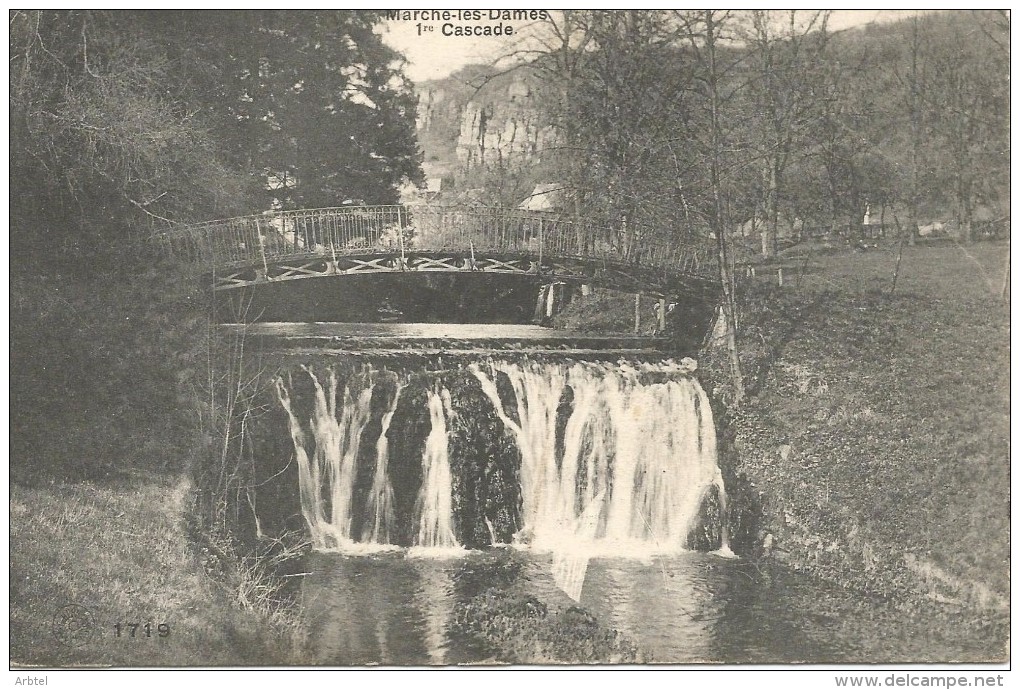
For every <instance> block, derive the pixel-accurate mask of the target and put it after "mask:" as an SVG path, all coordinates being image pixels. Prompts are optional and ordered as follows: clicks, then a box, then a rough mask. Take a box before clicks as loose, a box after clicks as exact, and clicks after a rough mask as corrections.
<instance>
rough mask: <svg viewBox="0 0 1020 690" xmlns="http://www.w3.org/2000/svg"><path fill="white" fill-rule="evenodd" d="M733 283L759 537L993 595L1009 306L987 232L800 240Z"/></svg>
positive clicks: (839, 565)
mask: <svg viewBox="0 0 1020 690" xmlns="http://www.w3.org/2000/svg"><path fill="white" fill-rule="evenodd" d="M814 261H815V262H816V263H817V265H818V267H817V269H816V270H815V271H814V272H812V273H810V274H807V275H804V276H800V277H799V278H797V277H795V278H794V281H793V284H792V285H787V286H786V287H784V288H782V289H778V290H764V291H763V290H761V289H757V290H755V291H753V292H752V293H751V294H748V295H745V299H744V303H743V317H744V322H743V324H742V325H743V336H744V340H743V342H744V344H745V350H744V352H743V361H744V363H745V367H746V370H745V373H749V374H750V375H751V378H754V379H757V380H756V381H755V384H754V386H752V396H751V397H750V398H749V399H748V400H747V401H746V403H745V405H743V406H742V408H741V409H740V411H739V412H738V413H737V414H735V415H734V417H733V420H732V430H733V432H734V434H735V439H734V441H735V447H736V452H737V455H738V456H739V460H738V461H737V471H738V472H739V473H741V474H742V475H743V478H744V479H745V480H746V481H748V482H750V484H751V485H753V488H754V491H755V492H756V493H757V494H758V496H759V497H760V499H761V500H762V502H763V505H764V507H765V521H764V524H763V525H762V527H761V531H762V534H760V535H759V536H761V537H764V536H765V534H766V533H767V534H768V535H769V536H768V539H769V542H770V545H771V548H770V551H771V553H772V555H774V556H776V557H777V558H779V559H781V560H784V561H786V562H787V563H789V564H791V565H793V566H794V567H796V568H799V569H804V570H808V571H812V572H815V573H816V574H819V575H822V576H823V577H826V578H827V579H831V580H833V581H836V582H838V583H840V584H842V585H845V586H851V587H856V588H859V589H863V590H866V591H869V592H872V593H878V594H881V595H884V596H887V597H889V598H892V599H896V598H898V597H914V598H916V597H923V598H925V599H929V600H938V601H941V602H944V603H949V604H955V605H962V606H966V607H969V608H970V609H972V610H975V609H979V610H992V611H999V612H1001V611H1003V610H1007V609H1008V596H1009V446H1008V439H1009V412H1008V410H1009V313H1008V305H1007V304H1005V303H1003V302H1002V301H1001V299H1000V293H1001V289H1002V280H1003V278H1004V277H1005V270H1004V268H1005V261H1006V251H1005V249H1004V247H1003V246H1002V245H995V244H984V245H973V246H971V247H966V248H964V247H952V246H949V247H915V248H911V247H906V248H904V254H903V260H902V265H901V269H900V275H899V278H898V280H897V288H896V292H895V293H892V280H893V273H894V270H895V263H896V256H895V251H894V250H892V249H889V250H886V251H881V250H880V251H873V252H863V253H844V254H839V255H831V256H819V257H815V258H814Z"/></svg>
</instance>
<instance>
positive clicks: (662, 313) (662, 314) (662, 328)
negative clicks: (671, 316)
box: [657, 297, 666, 333]
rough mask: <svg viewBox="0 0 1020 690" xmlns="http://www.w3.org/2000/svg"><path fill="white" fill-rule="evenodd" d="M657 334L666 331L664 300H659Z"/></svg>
mask: <svg viewBox="0 0 1020 690" xmlns="http://www.w3.org/2000/svg"><path fill="white" fill-rule="evenodd" d="M657 311H658V316H659V333H663V332H664V331H665V330H666V300H664V299H662V298H661V297H660V298H659V308H658V310H657Z"/></svg>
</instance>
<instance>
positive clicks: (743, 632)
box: [302, 550, 1001, 665]
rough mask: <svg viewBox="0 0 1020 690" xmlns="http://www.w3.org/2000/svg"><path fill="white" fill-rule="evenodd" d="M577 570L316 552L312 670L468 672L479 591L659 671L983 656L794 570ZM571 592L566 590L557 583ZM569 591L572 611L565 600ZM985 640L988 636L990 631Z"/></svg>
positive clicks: (673, 565) (629, 564)
mask: <svg viewBox="0 0 1020 690" xmlns="http://www.w3.org/2000/svg"><path fill="white" fill-rule="evenodd" d="M580 565H581V563H580V562H577V563H572V562H571V561H570V559H566V560H564V559H562V558H560V559H554V558H553V557H552V556H551V555H550V554H533V553H528V552H517V551H514V550H494V551H491V552H481V553H479V552H473V553H470V554H467V555H464V556H461V557H457V558H445V559H430V558H416V557H408V556H406V554H404V553H400V552H398V553H387V554H378V555H372V556H344V555H340V554H335V553H333V554H329V553H316V554H313V555H312V556H311V557H310V562H309V564H308V568H307V569H308V570H309V571H311V572H313V574H312V575H309V576H307V577H306V578H305V580H304V582H303V585H302V593H303V597H302V598H303V608H304V620H305V624H306V626H307V629H308V633H309V634H308V639H309V645H310V648H309V649H308V652H309V654H310V656H311V657H312V661H313V663H316V664H323V665H365V664H384V665H444V664H463V663H477V662H480V661H485V660H487V659H489V658H490V656H491V653H492V650H489V649H486V648H485V647H484V644H482V643H481V642H480V641H479V640H474V639H470V638H464V637H460V638H458V637H456V635H455V634H454V633H453V632H452V631H453V630H454V620H455V618H456V616H457V615H458V609H459V607H461V606H462V605H463V604H465V603H467V602H468V601H470V600H471V599H472V598H473V597H476V596H478V595H480V594H482V593H484V592H485V591H486V590H488V589H490V588H496V589H501V590H514V591H516V592H518V593H526V594H528V595H531V596H534V597H536V598H538V599H539V600H541V601H542V602H543V603H544V604H545V605H546V606H547V607H548V609H549V611H550V613H553V612H554V611H556V610H564V609H566V608H568V607H570V606H577V605H579V606H581V607H582V608H584V609H586V610H588V611H589V612H591V613H592V614H593V615H594V616H595V618H596V619H597V620H598V622H599V623H600V624H601V625H603V626H605V627H607V628H614V629H616V630H618V631H619V632H620V633H622V634H623V635H624V636H625V637H626V638H627V639H628V640H629V641H630V642H632V643H634V644H636V645H637V646H638V647H639V648H640V649H641V650H642V652H643V654H644V658H645V659H646V660H647V661H652V662H659V663H698V662H709V663H712V662H715V663H719V662H723V663H759V664H761V663H791V662H815V663H850V662H869V663H883V662H884V663H892V662H897V661H899V662H903V661H947V660H950V659H952V660H958V661H965V660H968V659H971V660H980V659H981V658H983V657H987V656H988V655H989V654H990V652H989V651H988V650H989V649H994V648H995V645H996V644H997V643H1001V641H1000V640H998V639H992V637H990V638H989V639H975V638H974V637H973V636H966V637H965V636H963V635H961V634H959V632H958V631H955V630H953V628H952V626H951V625H950V624H947V623H946V622H945V621H944V620H943V621H941V622H940V621H939V620H938V619H935V618H933V619H932V620H931V621H920V620H916V619H915V620H909V619H906V618H904V617H903V616H902V615H896V612H893V611H889V610H886V609H884V608H882V607H879V606H876V605H875V604H873V603H870V604H869V603H868V602H866V601H862V600H861V599H860V598H858V597H855V596H854V595H852V594H851V593H848V592H846V591H844V590H839V589H828V588H824V587H822V586H820V585H818V584H817V583H815V582H813V581H810V580H806V579H805V578H803V577H802V576H799V575H797V574H795V573H786V574H783V575H781V576H780V577H778V578H772V579H771V580H770V581H768V582H766V581H764V580H763V579H762V578H761V577H760V575H759V573H758V572H757V570H756V569H755V568H754V567H753V565H751V564H748V563H746V562H743V561H739V560H734V559H727V558H722V557H720V556H718V555H715V554H706V553H684V554H678V555H674V556H662V557H659V556H656V557H649V558H646V559H621V558H604V557H599V558H592V559H590V560H587V559H586V560H585V561H584V571H585V573H584V575H583V576H581V577H577V575H578V568H579V566H580ZM565 575H566V576H567V577H566V581H569V582H571V583H573V584H572V585H571V586H572V587H576V591H571V592H569V594H570V596H568V593H567V592H565V591H564V590H563V589H562V588H561V587H560V586H559V585H558V584H557V579H559V580H560V581H561V582H562V581H564V576H565ZM574 595H576V601H575V596H574ZM461 610H462V609H461ZM989 635H990V636H994V633H993V632H990V633H989Z"/></svg>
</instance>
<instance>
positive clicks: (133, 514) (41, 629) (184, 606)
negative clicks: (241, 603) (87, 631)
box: [10, 479, 300, 666]
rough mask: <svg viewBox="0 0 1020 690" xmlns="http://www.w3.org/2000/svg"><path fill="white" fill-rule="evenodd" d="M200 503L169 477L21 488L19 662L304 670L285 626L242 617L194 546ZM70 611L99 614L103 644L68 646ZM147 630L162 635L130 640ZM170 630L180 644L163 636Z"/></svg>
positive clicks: (16, 593)
mask: <svg viewBox="0 0 1020 690" xmlns="http://www.w3.org/2000/svg"><path fill="white" fill-rule="evenodd" d="M189 493H190V492H189V487H188V484H187V483H186V482H184V481H181V480H173V481H171V480H160V479H156V480H152V479H145V480H143V479H138V480H132V481H122V482H118V483H108V484H105V485H97V484H93V483H78V484H59V483H53V484H44V485H38V486H19V485H12V486H11V494H10V518H11V553H12V554H13V557H12V560H11V566H10V578H11V591H10V595H11V611H10V626H11V627H10V630H11V642H10V653H11V663H12V664H15V665H19V666H21V665H26V666H217V665H263V664H287V663H298V662H299V661H300V658H299V656H297V655H296V653H295V650H296V646H295V643H296V637H295V636H296V632H295V628H294V627H293V626H292V625H291V624H290V623H289V622H288V620H287V618H286V617H285V616H283V615H273V614H271V613H270V612H267V611H256V610H242V609H241V608H240V607H238V605H237V600H238V599H237V596H236V593H235V592H232V591H231V590H230V589H228V588H227V587H226V586H225V585H223V584H220V583H218V582H217V581H216V580H214V579H213V578H211V577H209V576H208V575H207V574H206V572H205V571H204V568H203V564H202V558H201V556H202V553H201V552H200V550H197V549H195V548H194V547H193V546H191V545H189V541H188V539H187V529H186V524H185V520H184V515H185V511H186V510H187V501H188V496H189ZM67 605H78V606H83V607H85V608H87V609H88V610H89V611H90V612H91V615H92V620H93V621H94V624H95V626H94V630H93V633H92V634H91V636H84V635H83V636H81V637H73V638H71V639H70V640H67V639H65V641H64V642H62V641H60V640H59V639H58V635H57V634H55V631H54V624H55V622H56V621H57V620H59V616H60V615H61V612H62V610H63V607H65V606H67ZM118 622H120V623H122V624H123V625H122V629H121V631H122V634H121V637H117V635H116V629H115V627H114V626H115V625H116V624H117V623H118ZM147 622H150V623H152V624H153V627H152V628H151V635H152V636H151V637H146V636H145V632H144V628H139V629H138V630H137V631H136V637H135V638H131V637H130V632H129V629H128V627H127V625H128V624H130V623H140V624H141V625H142V626H144V624H145V623H147ZM160 623H165V624H167V625H168V626H169V629H170V632H169V635H168V636H166V637H160V636H159V634H158V629H157V628H156V626H157V625H159V624H160ZM67 642H72V643H76V642H77V643H80V644H67Z"/></svg>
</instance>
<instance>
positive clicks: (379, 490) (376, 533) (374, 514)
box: [361, 382, 401, 544]
mask: <svg viewBox="0 0 1020 690" xmlns="http://www.w3.org/2000/svg"><path fill="white" fill-rule="evenodd" d="M400 391H401V385H400V383H399V382H397V384H396V390H395V391H394V392H393V398H392V399H391V400H390V404H389V407H387V408H386V412H385V413H384V414H383V417H382V422H381V423H382V428H381V429H380V431H379V440H378V441H377V442H376V446H375V475H374V478H373V479H372V491H371V493H370V494H369V496H368V520H367V521H366V522H365V528H364V531H363V532H362V536H361V541H363V542H374V543H376V544H389V543H390V529H391V527H392V525H393V523H394V516H393V486H392V485H391V484H390V478H389V461H390V440H389V436H388V434H389V430H390V423H391V422H392V421H393V415H394V414H395V413H396V411H397V403H398V402H400Z"/></svg>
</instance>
